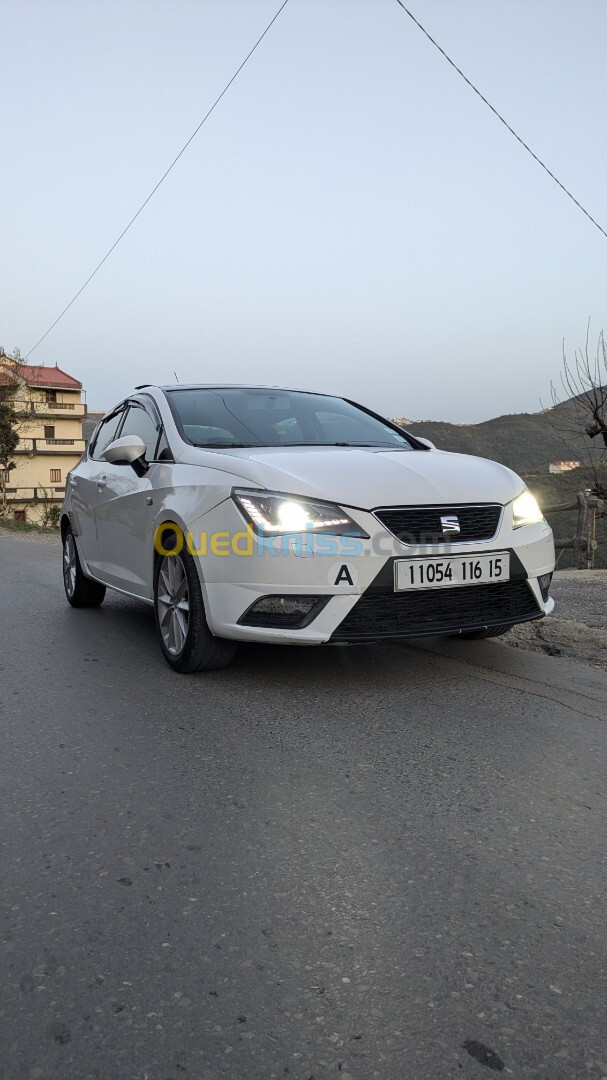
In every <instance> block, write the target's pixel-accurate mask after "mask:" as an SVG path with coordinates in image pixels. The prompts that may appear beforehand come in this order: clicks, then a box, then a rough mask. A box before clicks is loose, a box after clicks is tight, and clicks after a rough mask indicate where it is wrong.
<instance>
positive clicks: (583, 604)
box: [498, 570, 607, 671]
mask: <svg viewBox="0 0 607 1080" xmlns="http://www.w3.org/2000/svg"><path fill="white" fill-rule="evenodd" d="M551 593H552V595H553V597H554V599H555V602H556V607H555V612H554V615H549V616H548V617H547V618H546V619H540V620H539V622H531V623H520V624H519V625H518V626H515V627H514V629H513V630H509V631H508V633H507V634H505V635H504V637H502V638H499V639H498V640H499V641H503V643H504V644H505V645H514V646H515V647H516V648H518V649H529V650H531V651H532V652H543V653H547V654H548V655H549V656H566V657H569V658H570V659H572V660H578V661H579V662H580V663H582V664H590V666H591V667H598V668H602V669H603V670H604V671H607V570H560V571H558V572H557V573H556V574H555V575H554V579H553V582H552V588H551Z"/></svg>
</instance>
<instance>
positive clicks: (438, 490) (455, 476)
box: [181, 446, 524, 510]
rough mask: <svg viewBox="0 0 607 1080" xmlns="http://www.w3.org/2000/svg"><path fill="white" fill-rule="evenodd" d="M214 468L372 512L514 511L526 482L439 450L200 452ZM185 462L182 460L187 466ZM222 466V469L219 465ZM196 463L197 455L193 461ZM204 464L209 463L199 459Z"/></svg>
mask: <svg viewBox="0 0 607 1080" xmlns="http://www.w3.org/2000/svg"><path fill="white" fill-rule="evenodd" d="M194 454H196V455H201V456H204V464H205V465H208V464H210V461H209V458H210V457H211V456H212V458H213V464H214V467H215V468H218V467H219V468H221V469H225V470H226V471H227V472H231V473H233V474H234V481H235V483H238V482H241V481H242V480H245V481H247V480H248V481H249V482H250V483H252V484H254V485H255V486H259V487H261V488H264V489H265V490H267V491H284V492H287V493H289V494H293V495H300V496H305V495H307V496H312V497H314V498H320V499H325V500H330V501H331V502H336V503H340V504H341V505H345V506H354V507H360V508H362V509H366V510H370V509H373V508H375V507H379V506H397V505H401V506H407V505H409V506H410V505H424V504H426V505H432V504H448V503H450V504H452V505H455V504H456V503H467V502H497V503H502V504H505V503H508V502H510V501H511V500H512V499H514V498H515V497H516V496H517V495H518V494H520V492H521V491H522V489H523V487H524V484H523V481H522V480H521V479H520V478H519V477H518V476H517V475H516V473H513V472H511V470H510V469H507V468H506V467H505V466H504V465H499V464H498V463H497V462H496V461H488V460H487V459H486V458H478V457H471V456H470V455H468V454H450V453H446V452H444V451H440V450H428V451H427V450H408V451H407V450H405V451H402V450H379V449H376V448H373V447H337V446H336V447H323V448H322V449H311V448H310V447H292V448H291V447H289V448H286V447H268V448H263V449H260V450H251V449H248V448H247V449H246V450H218V451H214V452H212V454H211V453H210V452H209V451H208V450H207V451H200V450H196V451H194ZM185 456H186V455H184V456H183V457H182V458H181V460H183V458H184V457H185ZM218 458H221V464H220V462H219V461H218ZM187 459H188V460H190V461H192V463H194V455H193V454H192V455H191V453H190V452H188V453H187ZM198 460H199V462H200V464H202V463H203V462H202V461H201V460H200V458H199V459H198Z"/></svg>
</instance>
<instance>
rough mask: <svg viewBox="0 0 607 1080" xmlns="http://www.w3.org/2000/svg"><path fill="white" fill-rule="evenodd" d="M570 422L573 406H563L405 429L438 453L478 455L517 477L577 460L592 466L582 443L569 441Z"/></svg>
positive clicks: (417, 423) (432, 422)
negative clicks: (428, 442) (474, 421)
mask: <svg viewBox="0 0 607 1080" xmlns="http://www.w3.org/2000/svg"><path fill="white" fill-rule="evenodd" d="M570 420H571V404H570V403H569V402H564V403H563V404H562V405H556V406H555V407H554V408H552V409H546V410H544V411H543V412H537V413H513V414H511V415H506V416H497V417H495V419H494V420H485V421H483V423H481V424H449V423H447V422H446V421H442V420H419V421H415V422H414V423H407V424H405V425H404V426H405V427H406V429H407V431H410V432H411V434H412V435H423V436H425V438H427V439H430V440H431V441H432V442H433V443H435V444H436V446H437V447H438V449H439V450H451V451H452V452H454V453H457V454H478V455H479V456H480V457H488V458H492V459H493V460H494V461H500V462H501V463H502V465H507V466H508V468H510V469H514V471H515V472H518V473H527V472H535V471H547V470H548V465H549V463H550V462H551V461H558V460H561V459H563V458H575V459H577V460H579V461H582V462H583V463H584V464H589V458H588V454H587V452H586V449H585V447H584V445H583V443H582V441H581V440H574V439H571V438H568V439H567V441H565V438H564V429H566V427H567V425H568V422H570Z"/></svg>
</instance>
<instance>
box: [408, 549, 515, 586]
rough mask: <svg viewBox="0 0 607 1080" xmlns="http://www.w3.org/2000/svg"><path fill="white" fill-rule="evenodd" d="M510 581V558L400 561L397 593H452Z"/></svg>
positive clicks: (501, 554) (504, 554)
mask: <svg viewBox="0 0 607 1080" xmlns="http://www.w3.org/2000/svg"><path fill="white" fill-rule="evenodd" d="M509 580H510V554H509V552H507V551H499V552H497V554H496V553H495V552H492V553H491V554H490V555H454V556H451V558H449V559H397V560H396V562H395V563H394V590H395V592H403V591H405V590H407V589H450V588H453V586H454V585H497V584H498V582H500V581H509Z"/></svg>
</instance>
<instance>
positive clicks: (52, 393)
mask: <svg viewBox="0 0 607 1080" xmlns="http://www.w3.org/2000/svg"><path fill="white" fill-rule="evenodd" d="M44 397H45V400H46V401H56V400H57V391H56V390H45V391H44Z"/></svg>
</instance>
